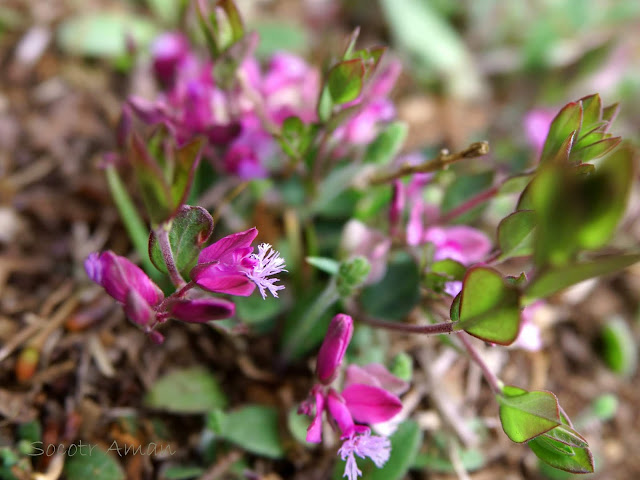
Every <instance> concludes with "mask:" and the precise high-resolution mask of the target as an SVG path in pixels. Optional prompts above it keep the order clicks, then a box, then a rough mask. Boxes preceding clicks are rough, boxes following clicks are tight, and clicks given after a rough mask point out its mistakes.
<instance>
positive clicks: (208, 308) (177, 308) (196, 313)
mask: <svg viewBox="0 0 640 480" xmlns="http://www.w3.org/2000/svg"><path fill="white" fill-rule="evenodd" d="M235 312H236V306H235V305H234V304H233V303H232V302H229V301H228V300H223V299H221V298H198V299H195V300H178V301H176V302H173V303H172V304H171V306H170V307H169V315H170V316H171V317H172V318H175V319H176V320H180V321H182V322H189V323H206V322H210V321H212V320H221V319H223V318H229V317H232V316H233V315H234V314H235Z"/></svg>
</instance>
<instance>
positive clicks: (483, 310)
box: [454, 267, 520, 345]
mask: <svg viewBox="0 0 640 480" xmlns="http://www.w3.org/2000/svg"><path fill="white" fill-rule="evenodd" d="M454 328H455V330H464V331H466V332H467V333H469V334H471V335H473V336H474V337H477V338H480V339H482V340H485V341H487V342H492V343H498V344H500V345H509V344H511V343H513V341H514V340H515V339H516V338H517V336H518V332H519V330H520V306H519V293H518V290H517V289H516V288H514V287H513V286H512V285H510V284H508V283H507V282H506V281H505V280H504V279H503V278H502V275H501V274H500V273H499V272H497V271H496V270H493V269H491V268H487V267H475V268H471V269H470V270H469V271H468V272H467V275H466V276H465V279H464V284H463V286H462V292H461V300H460V321H459V322H458V323H456V325H455V327H454Z"/></svg>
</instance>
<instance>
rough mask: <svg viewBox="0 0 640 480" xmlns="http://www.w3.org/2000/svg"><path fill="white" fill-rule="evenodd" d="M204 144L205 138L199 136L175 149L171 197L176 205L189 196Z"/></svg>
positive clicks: (179, 204)
mask: <svg viewBox="0 0 640 480" xmlns="http://www.w3.org/2000/svg"><path fill="white" fill-rule="evenodd" d="M204 144H205V139H204V138H203V137H197V138H195V139H193V140H191V141H190V142H189V143H187V144H185V145H183V146H182V147H180V148H177V149H176V150H175V153H174V155H175V161H176V165H175V170H174V174H173V182H172V184H171V198H172V199H173V204H174V205H175V206H176V207H180V206H181V205H182V204H183V203H184V202H185V201H186V200H187V197H188V196H189V191H190V190H191V184H192V183H193V177H194V175H195V172H196V169H197V168H198V164H199V163H200V157H201V155H202V149H203V147H204Z"/></svg>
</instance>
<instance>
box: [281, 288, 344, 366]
mask: <svg viewBox="0 0 640 480" xmlns="http://www.w3.org/2000/svg"><path fill="white" fill-rule="evenodd" d="M339 298H340V295H338V290H337V289H336V282H335V279H334V278H332V279H331V280H330V281H329V283H328V284H327V287H326V288H325V289H324V291H323V292H322V293H321V294H320V296H319V297H318V298H316V301H315V302H313V304H312V305H311V307H310V308H309V310H307V312H306V314H305V315H304V317H302V320H301V321H300V322H298V324H297V325H296V328H295V330H294V331H293V333H292V334H291V336H289V338H288V339H287V340H286V341H285V343H284V345H283V356H284V358H285V359H286V360H288V359H290V358H291V357H292V356H293V352H294V351H295V348H296V346H297V345H298V344H300V343H301V342H303V341H304V339H305V338H306V337H308V336H309V334H310V332H312V331H313V327H315V325H316V323H318V321H319V320H320V318H321V317H322V315H323V314H324V313H325V312H326V311H327V310H328V309H329V308H330V307H331V306H332V305H333V304H334V303H336V302H337V301H338V299H339Z"/></svg>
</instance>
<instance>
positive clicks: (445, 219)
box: [436, 185, 500, 225]
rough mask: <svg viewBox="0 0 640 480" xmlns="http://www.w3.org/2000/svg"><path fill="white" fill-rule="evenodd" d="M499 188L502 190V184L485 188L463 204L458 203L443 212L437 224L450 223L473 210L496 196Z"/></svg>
mask: <svg viewBox="0 0 640 480" xmlns="http://www.w3.org/2000/svg"><path fill="white" fill-rule="evenodd" d="M498 190H500V186H499V185H496V186H494V187H491V188H489V189H488V190H485V191H484V192H480V193H479V194H478V195H476V196H475V197H471V198H470V199H469V200H467V201H466V202H464V203H463V204H462V205H458V206H457V207H456V208H453V209H451V210H449V211H448V212H446V213H444V214H442V215H441V216H440V218H439V219H438V220H437V221H436V224H438V225H442V224H446V223H449V222H450V221H451V220H454V219H455V218H457V217H459V216H460V215H462V214H463V213H467V212H468V211H469V210H472V209H473V208H475V207H477V206H478V205H481V204H482V203H484V202H486V201H487V200H490V199H491V198H493V197H495V196H496V194H497V193H498Z"/></svg>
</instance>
